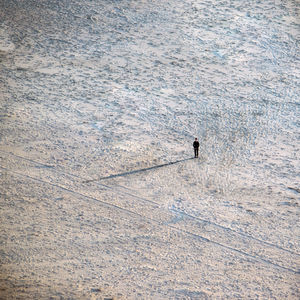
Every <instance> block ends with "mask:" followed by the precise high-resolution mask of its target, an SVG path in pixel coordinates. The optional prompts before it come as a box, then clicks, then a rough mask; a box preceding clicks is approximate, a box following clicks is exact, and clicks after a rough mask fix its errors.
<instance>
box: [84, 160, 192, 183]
mask: <svg viewBox="0 0 300 300" xmlns="http://www.w3.org/2000/svg"><path fill="white" fill-rule="evenodd" d="M191 159H194V157H190V158H185V159H181V160H176V161H171V162H168V163H165V164H162V165H157V166H153V167H149V168H143V169H139V170H134V171H128V172H124V173H119V174H115V175H110V176H106V177H100V178H97V179H91V180H86V181H83V183H89V182H93V181H100V180H105V179H112V178H116V177H122V176H127V175H132V174H136V173H141V172H145V171H149V170H154V169H158V168H162V167H166V166H170V165H174V164H178V163H180V162H183V161H187V160H191Z"/></svg>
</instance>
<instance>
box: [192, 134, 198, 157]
mask: <svg viewBox="0 0 300 300" xmlns="http://www.w3.org/2000/svg"><path fill="white" fill-rule="evenodd" d="M193 147H194V153H195V157H198V152H199V142H198V139H197V138H195V140H194V143H193Z"/></svg>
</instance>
